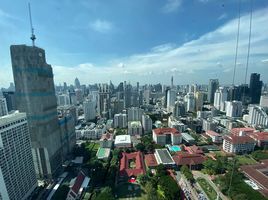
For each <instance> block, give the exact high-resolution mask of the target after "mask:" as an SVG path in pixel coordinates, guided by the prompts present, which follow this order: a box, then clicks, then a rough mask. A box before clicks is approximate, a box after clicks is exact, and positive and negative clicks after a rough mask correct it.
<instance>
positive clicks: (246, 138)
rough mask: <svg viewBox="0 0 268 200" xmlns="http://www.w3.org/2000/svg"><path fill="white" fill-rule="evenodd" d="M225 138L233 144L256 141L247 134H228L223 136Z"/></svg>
mask: <svg viewBox="0 0 268 200" xmlns="http://www.w3.org/2000/svg"><path fill="white" fill-rule="evenodd" d="M223 138H224V140H227V141H229V142H231V143H232V144H247V143H254V142H255V141H254V140H253V139H252V138H251V137H249V136H247V135H244V136H235V135H227V136H224V137H223Z"/></svg>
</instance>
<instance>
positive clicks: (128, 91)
mask: <svg viewBox="0 0 268 200" xmlns="http://www.w3.org/2000/svg"><path fill="white" fill-rule="evenodd" d="M131 97H132V86H131V85H130V84H125V85H124V107H125V108H129V107H131Z"/></svg>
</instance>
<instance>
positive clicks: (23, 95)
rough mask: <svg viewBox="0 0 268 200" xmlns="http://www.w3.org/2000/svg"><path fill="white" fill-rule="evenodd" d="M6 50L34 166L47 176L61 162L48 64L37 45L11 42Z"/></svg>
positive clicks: (51, 77)
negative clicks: (28, 131) (29, 141)
mask: <svg viewBox="0 0 268 200" xmlns="http://www.w3.org/2000/svg"><path fill="white" fill-rule="evenodd" d="M10 51H11V60H12V69H13V76H14V82H15V88H16V95H15V99H16V105H17V109H18V110H19V111H21V112H26V114H27V118H28V122H29V129H30V135H31V141H32V153H33V157H34V164H35V170H36V173H37V175H38V177H39V178H51V177H52V174H53V173H55V171H56V170H57V169H58V168H59V167H60V166H61V162H62V157H61V139H60V128H59V124H58V115H57V100H56V96H55V88H54V81H53V72H52V68H51V65H48V64H47V63H46V58H45V51H44V50H43V49H41V48H38V47H35V46H26V45H12V46H11V47H10Z"/></svg>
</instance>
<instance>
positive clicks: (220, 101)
mask: <svg viewBox="0 0 268 200" xmlns="http://www.w3.org/2000/svg"><path fill="white" fill-rule="evenodd" d="M227 96H228V94H227V90H226V88H223V87H220V88H219V89H217V90H216V92H215V95H214V107H215V108H216V109H218V110H220V111H225V101H227Z"/></svg>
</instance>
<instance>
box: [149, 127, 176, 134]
mask: <svg viewBox="0 0 268 200" xmlns="http://www.w3.org/2000/svg"><path fill="white" fill-rule="evenodd" d="M153 132H154V133H155V134H156V135H165V134H173V135H179V134H180V132H179V131H178V130H177V129H175V128H157V129H154V130H153Z"/></svg>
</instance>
